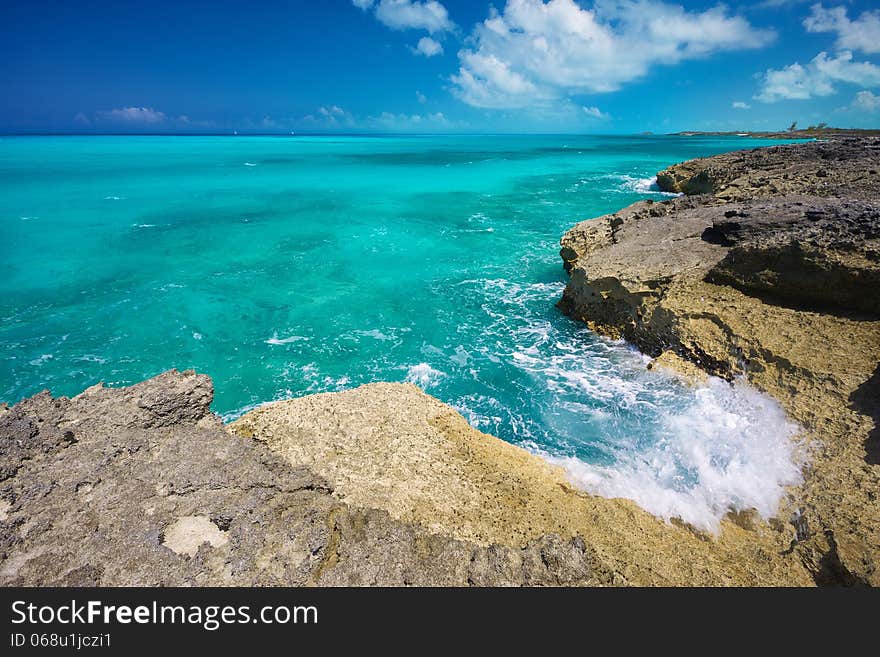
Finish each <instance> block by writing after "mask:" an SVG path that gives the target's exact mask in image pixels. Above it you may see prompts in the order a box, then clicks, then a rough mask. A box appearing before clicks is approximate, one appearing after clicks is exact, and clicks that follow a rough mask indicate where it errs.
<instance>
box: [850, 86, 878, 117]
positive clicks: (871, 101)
mask: <svg viewBox="0 0 880 657" xmlns="http://www.w3.org/2000/svg"><path fill="white" fill-rule="evenodd" d="M851 107H852V109H854V110H859V111H862V112H877V111H880V96H876V95H874V94H872V93H871V92H870V91H860V92H859V93H857V94H856V97H855V99H854V100H853V102H852V106H851Z"/></svg>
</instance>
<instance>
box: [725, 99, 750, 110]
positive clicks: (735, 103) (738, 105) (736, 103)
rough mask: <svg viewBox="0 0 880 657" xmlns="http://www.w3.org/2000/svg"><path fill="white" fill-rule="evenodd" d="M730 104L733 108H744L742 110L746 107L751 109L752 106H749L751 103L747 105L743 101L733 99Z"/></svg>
mask: <svg viewBox="0 0 880 657" xmlns="http://www.w3.org/2000/svg"><path fill="white" fill-rule="evenodd" d="M730 106H731V107H732V108H733V109H744V110H746V109H752V106H751V105H749V104H748V103H744V102H742V101H741V100H735V101H733V103H731V105H730Z"/></svg>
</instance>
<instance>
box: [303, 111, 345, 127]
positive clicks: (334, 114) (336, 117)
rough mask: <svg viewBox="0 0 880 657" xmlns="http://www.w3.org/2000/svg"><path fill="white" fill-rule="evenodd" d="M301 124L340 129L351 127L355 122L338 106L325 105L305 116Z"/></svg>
mask: <svg viewBox="0 0 880 657" xmlns="http://www.w3.org/2000/svg"><path fill="white" fill-rule="evenodd" d="M301 122H302V123H304V124H305V125H306V126H308V127H318V128H333V129H336V128H340V127H352V126H354V125H355V123H356V121H355V118H354V116H353V115H352V114H351V112H348V111H347V110H344V109H343V108H341V107H340V106H339V105H326V106H322V107H319V108H318V109H317V110H315V112H314V114H307V115H306V116H304V117H303V118H302V119H301Z"/></svg>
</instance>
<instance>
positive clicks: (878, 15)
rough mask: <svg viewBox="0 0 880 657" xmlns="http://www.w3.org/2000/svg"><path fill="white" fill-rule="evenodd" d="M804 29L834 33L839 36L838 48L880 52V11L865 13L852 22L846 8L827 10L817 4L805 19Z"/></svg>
mask: <svg viewBox="0 0 880 657" xmlns="http://www.w3.org/2000/svg"><path fill="white" fill-rule="evenodd" d="M804 27H805V28H806V29H807V31H808V32H833V33H834V34H836V35H837V42H836V43H835V46H836V47H837V48H842V49H846V50H859V51H861V52H865V53H877V52H880V10H876V9H875V10H874V11H865V12H863V13H862V14H861V15H860V16H859V17H858V18H857V19H856V20H850V18H849V16H848V15H847V10H846V7H843V6H840V7H832V8H830V9H825V7H823V6H822V5H821V4H815V5H813V6H812V7H811V8H810V15H809V16H807V17H806V18H805V19H804Z"/></svg>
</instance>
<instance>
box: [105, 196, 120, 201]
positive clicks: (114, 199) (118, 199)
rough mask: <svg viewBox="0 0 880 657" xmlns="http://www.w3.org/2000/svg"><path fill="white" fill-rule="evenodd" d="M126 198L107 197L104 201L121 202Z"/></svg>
mask: <svg viewBox="0 0 880 657" xmlns="http://www.w3.org/2000/svg"><path fill="white" fill-rule="evenodd" d="M124 198H125V197H124V196H105V197H104V200H105V201H121V200H123V199H124Z"/></svg>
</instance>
